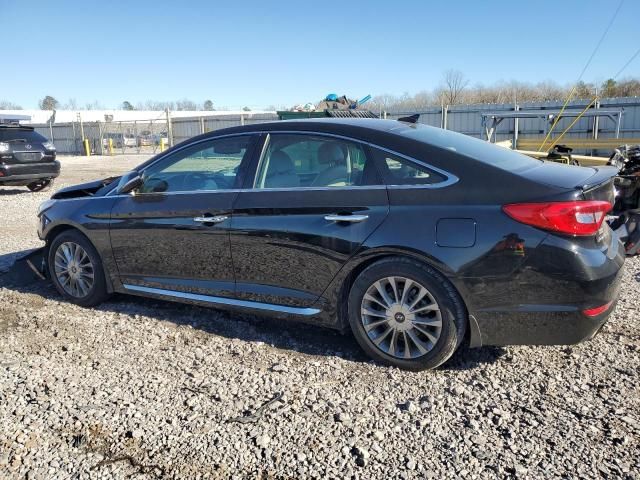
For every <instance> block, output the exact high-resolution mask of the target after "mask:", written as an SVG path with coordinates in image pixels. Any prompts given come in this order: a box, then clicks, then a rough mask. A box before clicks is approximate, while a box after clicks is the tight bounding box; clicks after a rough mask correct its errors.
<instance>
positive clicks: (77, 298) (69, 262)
mask: <svg viewBox="0 0 640 480" xmlns="http://www.w3.org/2000/svg"><path fill="white" fill-rule="evenodd" d="M48 267H49V275H50V276H51V280H52V281H53V284H54V286H55V287H56V289H57V290H58V292H60V294H61V295H62V296H63V297H64V298H65V299H67V300H68V301H70V302H72V303H75V304H77V305H80V306H83V307H92V306H94V305H97V304H99V303H101V302H103V301H104V300H106V299H107V298H108V296H109V294H108V292H107V287H106V282H105V277H104V269H103V268H102V262H101V261H100V256H99V255H98V252H97V251H96V249H95V248H94V246H93V245H92V244H91V242H90V241H89V240H88V239H87V238H86V237H85V236H84V235H83V234H82V233H80V232H78V231H75V230H67V231H64V232H62V233H61V234H59V235H58V236H57V237H55V238H54V239H53V241H52V242H51V244H50V246H49V255H48Z"/></svg>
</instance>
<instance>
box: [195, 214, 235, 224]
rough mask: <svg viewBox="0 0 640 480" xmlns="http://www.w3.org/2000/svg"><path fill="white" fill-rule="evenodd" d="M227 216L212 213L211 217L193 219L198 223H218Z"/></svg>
mask: <svg viewBox="0 0 640 480" xmlns="http://www.w3.org/2000/svg"><path fill="white" fill-rule="evenodd" d="M228 218H229V217H228V216H227V215H214V216H213V217H195V218H194V219H193V221H194V222H200V223H220V222H224V221H225V220H227V219H228Z"/></svg>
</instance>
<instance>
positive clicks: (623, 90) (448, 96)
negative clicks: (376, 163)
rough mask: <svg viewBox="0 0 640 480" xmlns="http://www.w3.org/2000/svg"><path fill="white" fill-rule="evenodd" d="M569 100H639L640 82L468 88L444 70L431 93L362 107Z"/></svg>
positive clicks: (461, 77)
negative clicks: (617, 98) (616, 98)
mask: <svg viewBox="0 0 640 480" xmlns="http://www.w3.org/2000/svg"><path fill="white" fill-rule="evenodd" d="M570 94H571V95H572V97H571V98H572V100H586V101H591V100H592V99H593V98H594V96H595V95H598V97H600V98H614V97H640V79H638V78H627V79H623V80H620V81H616V80H614V79H611V78H610V79H608V80H606V81H605V82H603V83H602V84H597V83H595V82H590V83H587V82H584V81H580V82H578V83H577V84H575V85H564V86H563V85H559V84H557V83H555V82H553V81H544V82H538V83H527V82H519V81H516V80H512V81H509V82H497V83H495V84H493V85H490V86H485V85H481V84H476V85H473V86H472V85H471V82H470V80H469V79H468V78H467V77H466V76H465V75H464V74H463V73H462V72H460V71H458V70H448V71H447V72H445V73H444V74H443V76H442V80H441V82H440V84H439V85H438V86H437V87H436V88H434V89H433V90H424V91H421V92H418V93H416V94H413V95H411V94H409V93H404V94H402V95H391V94H383V95H376V96H374V97H373V99H372V100H371V101H370V102H369V103H367V104H366V108H368V109H369V110H371V111H374V112H377V111H411V110H420V109H424V108H428V107H436V106H437V107H439V106H442V105H474V104H496V103H516V102H517V103H524V102H544V101H564V100H566V99H567V98H568V97H569V95H570Z"/></svg>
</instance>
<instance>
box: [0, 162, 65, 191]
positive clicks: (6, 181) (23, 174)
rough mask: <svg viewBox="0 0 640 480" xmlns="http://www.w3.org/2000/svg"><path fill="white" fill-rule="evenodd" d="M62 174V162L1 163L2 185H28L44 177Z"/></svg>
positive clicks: (0, 180)
mask: <svg viewBox="0 0 640 480" xmlns="http://www.w3.org/2000/svg"><path fill="white" fill-rule="evenodd" d="M58 175H60V162H59V161H57V160H54V161H53V162H46V163H9V164H4V163H0V185H26V184H27V183H30V182H31V181H35V180H40V179H43V178H56V177H57V176H58Z"/></svg>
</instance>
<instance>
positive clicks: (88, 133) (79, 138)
mask: <svg viewBox="0 0 640 480" xmlns="http://www.w3.org/2000/svg"><path fill="white" fill-rule="evenodd" d="M274 120H278V116H277V115H276V114H271V113H256V114H251V113H247V114H240V115H219V116H215V115H208V116H202V117H189V118H172V117H171V114H170V113H168V114H165V113H164V112H163V113H162V114H161V115H159V116H158V117H156V118H150V119H141V120H133V121H126V122H124V121H113V120H111V119H109V118H108V116H107V118H105V121H103V122H83V121H82V119H81V118H78V120H77V121H73V122H68V123H53V124H51V125H50V124H39V125H38V124H36V125H33V127H34V128H35V129H36V131H37V132H38V133H41V134H42V135H44V136H45V137H47V138H49V139H50V140H51V141H52V142H53V143H54V144H55V145H56V149H57V151H58V153H62V154H71V155H84V154H85V153H86V152H85V148H86V147H85V141H86V144H87V146H88V149H89V152H90V153H91V154H92V155H118V154H127V155H132V154H144V155H153V154H156V153H159V152H160V151H162V150H164V149H166V148H169V147H170V146H172V145H176V144H178V143H180V142H182V141H184V140H187V139H188V138H191V137H194V136H196V135H200V134H202V133H206V132H211V131H214V130H220V129H222V128H228V127H234V126H239V125H250V124H256V123H264V122H271V121H274Z"/></svg>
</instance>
